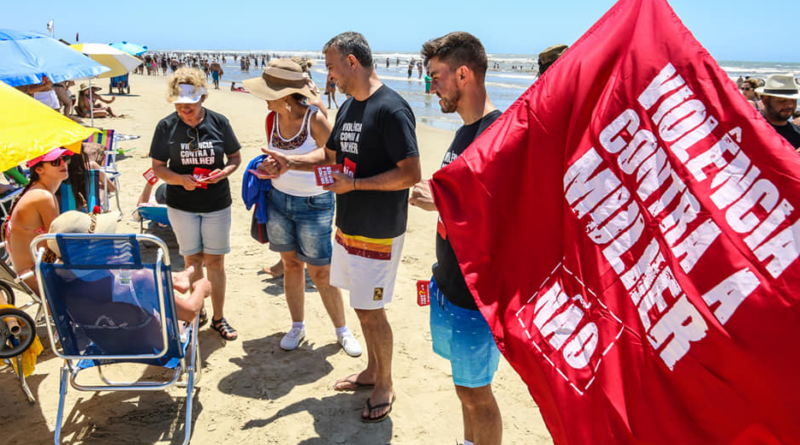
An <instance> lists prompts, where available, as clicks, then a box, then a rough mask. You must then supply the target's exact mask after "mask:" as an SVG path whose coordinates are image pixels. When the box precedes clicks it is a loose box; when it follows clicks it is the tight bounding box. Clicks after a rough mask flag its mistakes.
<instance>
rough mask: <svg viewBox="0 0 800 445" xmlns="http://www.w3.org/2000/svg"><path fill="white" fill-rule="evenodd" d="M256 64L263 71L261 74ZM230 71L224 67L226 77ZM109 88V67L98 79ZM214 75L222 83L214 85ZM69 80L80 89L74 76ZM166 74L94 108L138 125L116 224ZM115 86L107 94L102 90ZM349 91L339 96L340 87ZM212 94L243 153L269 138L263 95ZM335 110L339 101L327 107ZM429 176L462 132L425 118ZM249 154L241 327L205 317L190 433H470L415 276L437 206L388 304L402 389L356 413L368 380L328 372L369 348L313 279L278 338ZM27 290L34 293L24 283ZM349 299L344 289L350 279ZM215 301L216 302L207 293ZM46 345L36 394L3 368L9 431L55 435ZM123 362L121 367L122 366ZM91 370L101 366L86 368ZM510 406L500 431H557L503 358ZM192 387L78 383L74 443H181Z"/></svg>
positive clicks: (233, 273) (238, 279) (242, 212)
mask: <svg viewBox="0 0 800 445" xmlns="http://www.w3.org/2000/svg"><path fill="white" fill-rule="evenodd" d="M255 75H256V74H254V76H255ZM224 80H225V79H223V81H224ZM98 84H99V85H101V86H102V87H103V92H107V91H108V88H107V86H108V80H106V79H102V80H100V81H99V82H98ZM212 88H213V86H212ZM73 91H74V92H77V89H75V88H73ZM165 92H166V77H160V76H159V77H145V76H139V75H132V76H131V95H126V96H119V97H117V98H116V100H115V102H114V103H112V104H111V105H110V106H111V107H112V108H113V110H114V112H116V113H124V114H125V115H126V117H123V118H118V119H98V120H96V121H95V123H96V126H102V127H106V128H114V129H116V130H118V131H119V132H120V133H123V134H131V135H139V136H141V138H140V139H136V140H132V141H126V142H121V143H120V147H121V148H123V149H125V150H130V151H128V152H127V153H126V156H123V157H120V158H118V161H117V162H118V166H119V169H120V170H121V172H122V177H121V183H122V190H121V193H120V200H121V203H122V210H123V212H124V214H125V217H124V218H123V220H122V221H121V222H120V223H119V225H118V226H117V232H120V233H121V232H138V231H139V223H137V222H133V221H129V217H130V212H131V211H132V210H133V209H134V208H135V204H136V200H137V197H138V195H139V194H140V192H141V189H142V187H143V185H144V179H143V178H142V173H144V172H145V170H147V168H148V167H149V166H150V158H149V157H148V151H149V147H150V142H151V138H152V135H153V130H154V128H155V126H156V123H157V122H158V121H159V120H160V119H162V118H163V117H165V116H167V115H168V114H169V113H171V112H173V111H174V107H173V106H172V105H170V104H169V103H167V101H166V99H165ZM105 97H111V96H105ZM342 99H343V97H342ZM205 106H206V107H207V108H209V109H212V110H215V111H217V112H220V113H222V114H223V115H225V116H227V117H228V119H229V120H230V121H231V123H232V125H233V128H234V130H235V132H236V135H237V136H238V138H239V141H240V142H241V144H242V158H243V161H244V162H247V161H249V160H250V159H252V158H253V157H255V156H256V155H258V154H260V153H261V152H260V147H262V146H263V145H264V143H265V136H264V117H265V115H266V111H267V110H266V103H265V102H263V101H261V100H259V99H257V98H255V97H252V96H250V95H249V94H242V93H237V92H231V91H229V90H213V89H212V90H211V91H210V94H209V98H208V100H207V101H206V102H205ZM329 118H330V119H331V121H333V113H331V116H329ZM417 135H418V140H419V147H420V152H421V157H422V167H423V177H424V178H428V177H430V175H431V174H432V173H433V172H434V171H435V170H436V169H438V167H439V165H440V163H441V160H442V157H443V154H444V152H445V151H446V149H447V147H448V145H449V143H450V141H451V140H452V137H453V133H452V132H449V131H444V130H440V129H436V128H433V127H429V126H426V125H423V124H418V126H417ZM243 171H244V167H241V168H240V169H239V170H238V171H237V172H236V174H235V175H234V176H233V177H232V178H231V183H232V184H231V188H232V191H233V198H234V204H233V228H232V233H231V247H232V252H231V254H230V255H228V256H227V257H226V270H227V275H228V290H227V301H226V305H225V308H226V314H225V315H226V318H227V319H228V321H229V322H230V323H231V325H232V326H234V327H235V328H236V329H238V331H239V339H238V340H236V341H231V342H226V341H224V340H222V339H221V338H220V336H219V335H218V334H217V333H216V332H214V331H212V330H210V329H209V327H208V326H206V327H204V328H202V329H201V331H200V335H199V339H200V347H201V351H202V366H203V375H202V379H201V381H200V382H199V384H198V389H197V392H196V395H195V398H194V401H195V405H194V414H193V418H194V425H193V431H192V440H191V443H193V444H230V443H234V444H239V443H249V444H281V445H289V444H292V445H293V444H304V445H310V444H354V445H356V444H370V445H375V444H380V445H383V444H389V443H391V444H398V445H399V444H436V445H451V444H454V443H456V441H458V442H459V443H460V442H462V441H463V432H462V420H461V410H460V404H459V402H458V399H457V397H456V393H455V389H454V387H453V383H452V379H451V375H450V364H449V362H448V361H446V360H444V359H442V358H441V357H439V356H437V355H435V354H434V353H433V351H432V350H431V337H430V329H429V327H428V311H429V309H428V308H427V307H419V306H417V303H416V295H415V283H416V281H417V280H419V279H429V278H430V270H431V264H432V263H433V262H434V261H435V249H434V234H435V224H436V215H435V214H433V213H427V212H423V211H421V210H419V209H417V208H414V207H412V208H411V209H410V211H409V222H408V231H407V237H406V241H405V247H404V252H403V257H402V263H401V265H400V270H399V275H398V278H397V284H396V294H395V296H394V301H393V302H392V303H391V304H390V305H388V306H387V313H388V317H389V321H390V323H391V325H392V328H393V330H394V339H395V341H394V364H393V372H394V383H395V391H396V392H397V401H396V402H395V404H394V409H393V411H392V414H391V416H390V418H389V420H387V421H385V422H383V423H378V424H364V423H362V422H361V421H360V413H361V410H362V407H363V405H364V400H365V399H366V398H367V396H368V395H369V391H359V392H355V393H353V392H336V391H334V390H333V389H332V386H333V383H334V382H335V381H336V380H337V379H338V378H341V377H344V376H346V375H348V374H351V373H353V372H358V371H360V370H361V369H363V368H364V367H365V366H366V360H367V359H366V354H364V355H362V356H361V357H359V358H352V357H349V356H348V355H346V354H345V353H344V351H342V350H341V348H340V347H339V345H338V344H337V343H336V336H335V334H334V330H333V326H332V324H331V322H330V320H329V319H328V316H327V314H326V313H325V309H324V307H323V305H322V302H321V301H320V299H319V294H318V293H317V292H316V290H315V289H314V287H313V284H312V283H311V281H310V280H308V279H307V284H306V290H307V292H306V304H305V307H306V332H307V336H306V340H305V342H304V343H303V344H302V345H301V346H300V347H299V348H298V349H297V350H295V351H291V352H286V351H283V350H282V349H280V347H279V342H280V339H281V337H282V336H283V335H284V334H285V333H286V331H287V330H288V328H289V327H290V325H291V320H290V317H289V312H288V309H287V307H286V302H285V300H284V295H283V282H282V279H273V278H271V277H270V276H269V275H266V274H264V273H263V272H262V271H261V268H262V266H265V265H271V264H273V263H275V262H276V261H277V259H278V258H279V256H278V254H277V253H274V252H271V251H269V249H268V247H267V246H262V245H258V244H257V243H256V242H255V241H253V240H252V239H251V238H250V235H249V229H250V213H249V212H248V211H247V210H246V209H245V207H244V205H243V203H242V200H241V195H240V191H241V178H242V173H243ZM150 233H153V234H154V235H156V236H159V237H161V238H163V239H164V240H165V241H166V242H167V243H168V245H169V247H170V254H171V258H172V261H173V268H174V269H176V270H181V269H182V268H183V261H182V260H181V258H180V257H179V255H178V248H177V243H176V242H175V238H174V235H172V233H171V231H170V230H169V229H154V230H153V231H152V232H150ZM18 299H19V300H22V301H26V300H25V297H19V296H18ZM345 303H346V304H347V293H346V292H345ZM207 307H208V308H209V310H210V307H211V305H210V302H208V304H207ZM346 315H347V319H348V325H349V326H350V328H351V329H352V330H353V331H354V333H355V335H356V337H357V338H359V340H361V341H362V344H363V336H362V335H361V329H360V326H359V325H358V320H357V318H356V316H355V313H354V312H353V310H352V309H349V306H348V307H347V311H346ZM39 332H40V334H41V335H42V343H43V345H44V346H45V351H44V352H43V353H42V355H41V356H40V357H39V361H38V365H37V367H36V371H35V372H34V374H33V375H32V376H31V377H29V378H28V382H29V385H30V387H31V390H32V391H33V393H34V395H35V396H36V398H37V402H36V404H34V405H31V404H29V403H28V401H27V400H26V399H25V397H24V395H23V393H22V391H21V390H20V388H19V387H18V386H19V385H18V383H17V382H16V381H15V377H14V375H13V374H12V373H11V371H10V370H9V369H7V368H3V369H2V370H0V437H1V438H2V440H0V442H2V443H4V444H9V445H10V444H45V443H52V441H53V431H54V429H55V423H56V411H57V408H58V404H57V401H58V391H59V388H58V382H59V368H60V367H61V366H62V364H63V361H62V360H60V359H58V358H57V357H56V356H55V355H54V354H53V353H52V351H51V350H50V344H49V343H50V342H49V339H47V338H46V331H45V330H43V329H42V330H40V331H39ZM114 371H117V370H114ZM89 374H90V375H94V372H89ZM493 388H494V392H495V395H496V397H497V400H498V403H499V405H500V410H501V412H502V415H503V430H504V441H503V442H504V443H506V444H549V443H552V441H551V439H550V436H549V434H548V432H547V429H546V428H545V426H544V423H543V422H542V419H541V416H540V414H539V410H538V409H537V407H536V404H535V403H534V402H533V400H532V399H531V396H530V395H529V393H528V390H527V388H526V387H525V385H524V384H523V383H522V381H521V380H520V378H519V377H518V375H517V374H516V373H515V372H514V371H513V369H511V367H510V366H509V365H508V363H506V362H505V360H504V359H501V363H500V369H499V371H498V372H497V374H496V376H495V380H494V384H493ZM184 400H185V392H184V391H183V390H180V389H177V388H175V389H171V390H169V391H166V392H165V391H161V392H151V393H134V392H128V393H123V392H117V393H109V392H104V393H81V392H78V391H75V390H72V389H70V391H69V395H68V397H67V405H66V409H65V412H64V419H65V426H64V429H63V437H62V438H63V439H64V442H65V443H71V444H78V443H91V444H111V443H142V444H145V443H155V442H161V443H181V442H182V440H183V434H184V430H183V409H184Z"/></svg>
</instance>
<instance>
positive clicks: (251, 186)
mask: <svg viewBox="0 0 800 445" xmlns="http://www.w3.org/2000/svg"><path fill="white" fill-rule="evenodd" d="M266 158H267V155H258V156H256V157H255V158H254V159H253V160H252V161H250V162H249V163H248V164H247V168H246V169H245V170H244V178H243V179H242V200H243V201H244V205H245V207H247V210H250V207H253V205H254V204H257V205H256V213H255V217H256V220H257V221H258V223H259V224H266V222H267V193H268V192H269V191H270V190H272V181H271V180H269V179H259V178H258V176H256V175H254V174H252V173H250V170H256V169H257V168H258V166H259V165H261V163H262V162H264V159H266Z"/></svg>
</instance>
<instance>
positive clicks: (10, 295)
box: [0, 281, 16, 306]
mask: <svg viewBox="0 0 800 445" xmlns="http://www.w3.org/2000/svg"><path fill="white" fill-rule="evenodd" d="M0 295H2V296H3V298H5V300H6V303H8V304H10V305H12V306H14V305H15V304H16V298H15V297H14V289H13V288H11V285H10V284H8V283H6V282H5V281H0Z"/></svg>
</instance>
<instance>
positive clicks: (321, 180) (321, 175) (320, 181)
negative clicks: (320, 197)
mask: <svg viewBox="0 0 800 445" xmlns="http://www.w3.org/2000/svg"><path fill="white" fill-rule="evenodd" d="M341 172H342V166H341V164H335V165H318V166H316V167H314V176H316V177H317V185H320V186H326V185H331V184H333V174H334V173H341Z"/></svg>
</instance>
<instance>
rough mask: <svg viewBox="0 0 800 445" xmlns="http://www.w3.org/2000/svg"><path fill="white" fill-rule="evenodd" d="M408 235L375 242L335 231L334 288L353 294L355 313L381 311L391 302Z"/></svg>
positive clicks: (332, 280)
mask: <svg viewBox="0 0 800 445" xmlns="http://www.w3.org/2000/svg"><path fill="white" fill-rule="evenodd" d="M404 239H405V234H403V235H400V236H398V237H397V238H386V239H376V238H367V237H364V236H354V235H346V234H344V233H343V232H342V231H341V230H339V229H337V230H336V237H335V240H334V242H333V256H332V257H331V285H333V286H336V287H338V288H341V289H347V290H348V291H350V307H352V308H353V309H367V310H369V309H381V308H383V306H384V305H385V304H386V303H389V302H391V301H392V293H393V292H394V282H395V279H396V278H397V267H398V266H399V265H400V255H401V254H402V252H403V240H404Z"/></svg>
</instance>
